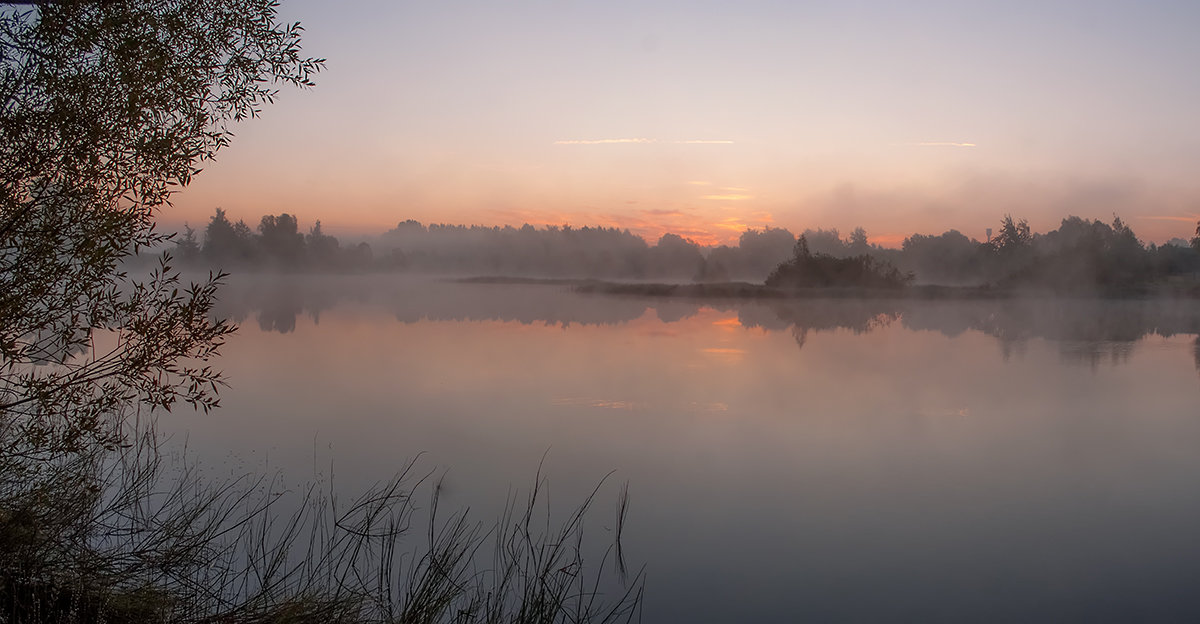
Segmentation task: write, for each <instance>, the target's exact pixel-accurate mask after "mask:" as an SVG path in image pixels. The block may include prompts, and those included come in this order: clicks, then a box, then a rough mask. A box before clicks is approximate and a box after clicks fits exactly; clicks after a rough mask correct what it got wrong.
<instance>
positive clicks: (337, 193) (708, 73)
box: [164, 0, 1200, 244]
mask: <svg viewBox="0 0 1200 624" xmlns="http://www.w3.org/2000/svg"><path fill="white" fill-rule="evenodd" d="M281 13H282V16H283V18H284V19H286V20H289V21H293V20H299V21H301V22H302V23H303V24H304V26H305V28H306V36H305V50H306V52H308V53H309V54H312V55H316V56H323V57H326V58H327V59H328V67H327V70H326V71H325V72H323V73H322V74H320V75H319V76H318V78H317V82H318V86H317V88H316V89H314V90H312V91H307V92H298V91H290V90H285V91H284V92H283V93H282V96H281V97H280V99H279V101H278V102H277V103H276V105H274V106H270V107H268V108H267V109H266V111H265V112H264V114H263V117H262V118H261V119H258V120H254V121H251V122H248V123H245V124H242V125H240V126H239V127H238V128H237V134H238V136H237V138H235V139H234V143H233V145H232V146H231V147H230V148H229V149H228V150H227V151H225V152H223V153H222V154H221V155H220V156H219V158H218V162H216V163H211V164H210V165H209V166H208V167H207V169H206V171H205V172H204V173H202V174H201V175H200V176H199V177H198V178H197V180H196V181H195V182H194V183H193V185H192V187H190V188H189V189H187V190H186V191H185V192H184V193H182V194H181V195H179V196H178V197H177V199H176V208H175V209H173V210H172V211H170V212H169V213H167V214H165V215H164V220H165V221H167V222H168V223H171V222H181V221H183V220H185V219H186V220H188V221H189V222H191V223H192V225H193V226H202V225H203V224H204V223H205V222H206V221H207V219H208V217H209V216H210V215H211V214H212V211H213V209H214V208H215V207H218V206H219V207H223V208H225V209H226V210H227V211H228V212H229V214H230V215H231V216H232V217H234V218H245V219H246V220H247V221H248V222H250V223H251V225H253V224H254V223H256V222H257V220H258V218H259V216H261V215H263V214H265V213H279V212H290V213H293V214H296V215H297V216H299V217H300V219H301V223H302V225H305V226H307V225H310V224H311V223H312V221H313V220H315V219H317V218H320V219H321V220H322V222H323V224H324V226H325V227H326V229H327V230H330V231H333V232H334V233H351V232H358V231H368V230H382V229H386V228H389V227H392V226H394V225H395V224H396V223H397V222H398V221H402V220H404V219H408V218H414V219H417V220H419V221H422V222H427V223H428V222H447V223H479V224H486V225H502V224H513V225H520V224H522V223H525V222H528V223H533V224H561V223H571V224H573V225H579V226H582V225H597V224H599V225H618V226H621V227H629V228H630V229H632V230H633V231H635V232H637V233H641V234H643V235H645V236H647V237H649V238H651V239H653V238H656V237H657V236H658V235H659V234H661V233H662V232H663V231H673V232H678V233H682V234H685V235H690V236H692V237H693V238H695V239H696V240H698V241H701V242H715V241H727V240H730V239H736V236H737V234H738V233H739V232H740V231H741V230H742V229H744V228H745V227H747V226H754V227H761V226H764V225H772V226H779V227H787V228H790V229H792V230H793V231H800V230H803V229H804V228H806V227H836V228H839V229H841V230H842V231H844V232H845V231H849V230H850V229H852V228H853V227H855V226H858V225H861V226H864V227H865V228H866V229H867V231H868V233H869V234H871V235H872V237H873V239H874V240H876V241H878V242H883V243H885V244H895V243H897V242H898V241H899V239H900V238H902V237H903V236H905V235H908V234H911V233H913V232H923V233H940V232H942V231H944V230H946V229H948V228H956V229H959V230H961V231H962V232H964V233H966V234H968V235H970V236H973V237H976V238H982V237H983V236H984V234H983V230H984V228H985V227H994V226H995V225H996V223H997V222H999V220H1000V219H1001V218H1002V217H1003V216H1004V215H1005V214H1007V213H1011V214H1013V215H1014V216H1016V217H1024V218H1027V219H1029V221H1030V223H1031V224H1032V225H1033V226H1034V229H1035V230H1046V229H1051V228H1054V227H1056V226H1057V224H1058V222H1059V220H1061V219H1062V218H1063V217H1064V216H1067V215H1069V214H1075V215H1079V216H1083V217H1086V218H1099V219H1102V220H1105V221H1109V220H1111V219H1112V216H1113V214H1114V213H1117V214H1119V215H1120V216H1121V217H1122V218H1124V219H1125V220H1126V221H1128V222H1129V223H1130V224H1131V225H1132V227H1133V228H1134V230H1135V231H1136V232H1138V234H1139V235H1140V236H1141V237H1142V238H1143V240H1146V241H1148V242H1149V241H1154V242H1162V241H1165V240H1166V239H1169V238H1171V237H1174V236H1180V237H1185V236H1190V235H1193V234H1194V231H1195V227H1196V221H1197V219H1200V175H1198V172H1200V115H1198V114H1197V112H1196V111H1197V110H1200V71H1198V67H1197V66H1198V64H1200V63H1198V61H1200V36H1197V35H1196V32H1197V30H1198V29H1200V3H1196V2H1036V3H1035V2H968V1H956V2H904V3H900V2H737V3H732V2H728V3H717V2H649V1H642V2H626V1H610V2H587V3H584V2H563V1H557V2H536V3H533V2H512V3H494V2H487V3H483V2H437V3H409V2H350V1H347V2H337V3H331V2H321V1H316V0H291V1H290V2H285V3H284V6H283V7H282V10H281Z"/></svg>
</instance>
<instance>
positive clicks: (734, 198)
mask: <svg viewBox="0 0 1200 624" xmlns="http://www.w3.org/2000/svg"><path fill="white" fill-rule="evenodd" d="M702 199H712V200H716V201H742V200H746V199H754V196H753V195H739V194H729V195H705V196H703V198H702Z"/></svg>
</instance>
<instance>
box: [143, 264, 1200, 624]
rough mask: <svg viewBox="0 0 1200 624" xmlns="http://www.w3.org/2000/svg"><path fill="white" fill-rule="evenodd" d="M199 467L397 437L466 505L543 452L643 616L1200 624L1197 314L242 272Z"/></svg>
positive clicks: (364, 473) (359, 483) (328, 466)
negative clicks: (234, 326) (625, 504)
mask: <svg viewBox="0 0 1200 624" xmlns="http://www.w3.org/2000/svg"><path fill="white" fill-rule="evenodd" d="M221 313H222V314H225V315H228V316H230V317H233V318H235V319H239V322H240V324H241V331H240V332H239V333H238V334H237V335H236V336H234V337H233V339H232V340H231V341H230V342H229V344H228V345H227V346H226V348H225V349H224V350H223V357H222V359H221V361H220V364H221V366H222V367H223V369H224V370H225V371H226V373H227V375H228V377H229V380H230V384H231V386H230V387H229V388H227V389H225V390H223V391H222V393H221V403H222V407H221V409H219V410H217V411H215V412H213V413H211V414H207V415H204V414H191V413H183V412H180V413H179V414H172V415H169V416H167V417H165V418H163V419H162V421H161V422H162V428H163V429H164V430H166V431H168V432H170V433H172V434H173V435H174V436H175V438H174V439H175V440H176V441H178V440H181V439H184V438H186V440H187V444H188V446H189V447H190V449H191V450H192V452H194V453H196V454H197V455H198V456H199V457H200V458H201V461H203V462H206V463H207V464H208V465H209V466H210V467H211V466H217V467H219V469H220V470H222V471H224V470H227V471H229V472H230V473H234V474H236V473H239V472H244V471H247V470H251V471H259V470H264V469H265V470H268V471H273V470H279V471H281V472H282V473H283V474H284V475H286V476H287V478H288V479H291V480H293V481H295V482H303V481H304V480H305V479H310V478H313V477H314V476H318V477H320V476H324V477H329V476H330V475H331V474H334V473H336V480H337V483H338V484H339V485H340V486H344V487H345V488H347V489H348V490H353V489H355V488H360V487H365V486H367V485H369V484H370V483H373V482H374V481H376V480H381V479H386V478H387V477H389V476H390V475H392V474H393V473H395V472H396V471H397V470H399V469H401V468H403V466H404V465H405V464H406V463H407V462H408V461H410V460H411V459H413V458H416V457H417V456H418V455H419V454H420V457H419V460H418V465H419V466H421V467H423V468H427V469H429V470H432V471H438V472H439V473H441V472H444V481H443V495H444V499H443V504H444V505H446V506H448V507H470V508H471V510H472V513H473V515H475V516H476V517H479V518H480V519H482V520H485V521H486V520H489V519H490V518H493V517H494V516H496V515H498V513H499V510H500V509H501V508H502V506H503V505H504V503H505V501H506V500H507V498H508V497H509V496H510V495H511V494H512V492H513V491H514V490H521V489H525V490H527V489H528V486H529V485H530V484H531V483H532V482H533V480H534V477H535V474H536V473H537V471H538V467H539V464H541V465H542V468H541V470H542V474H543V475H544V476H545V477H546V479H547V482H548V485H549V491H550V494H551V497H552V501H554V503H555V504H556V505H557V504H561V505H564V506H568V507H569V506H570V505H573V504H576V503H578V502H580V501H582V499H583V498H584V497H586V496H587V494H588V493H589V492H590V491H591V490H592V488H593V487H595V486H596V484H597V483H599V482H600V481H601V480H602V479H604V478H605V476H606V475H608V474H609V473H610V472H612V475H611V476H609V477H608V480H607V481H606V482H605V485H604V487H602V488H601V490H600V492H599V494H598V495H597V499H596V502H595V505H596V507H595V508H594V510H593V511H594V514H595V518H593V519H590V520H589V521H590V522H593V523H594V527H595V529H594V532H593V533H592V534H591V536H592V537H594V538H595V539H596V540H597V541H599V542H605V541H606V540H611V528H612V526H613V521H612V518H613V516H614V511H613V506H614V504H615V500H616V491H617V488H618V486H619V485H620V484H621V483H623V482H627V483H628V487H629V500H630V510H629V518H628V525H627V526H626V528H625V535H624V550H625V552H626V554H627V557H628V558H629V559H630V562H631V563H632V564H634V566H635V567H640V566H641V565H645V570H646V592H647V593H646V600H645V621H647V622H660V621H679V622H731V621H798V620H807V621H1029V620H1058V621H1062V620H1086V621H1119V622H1124V621H1150V620H1153V621H1183V620H1190V621H1197V620H1200V580H1198V579H1200V528H1198V527H1200V373H1198V368H1200V342H1198V339H1197V333H1198V332H1200V306H1197V304H1196V303H1195V302H1187V301H1111V302H1097V301H1090V300H1003V301H888V300H878V301H876V300H872V301H864V300H820V299H813V300H788V301H772V302H737V301H708V302H704V301H687V300H678V299H653V298H618V297H610V296H603V295H584V294H576V293H573V292H571V290H570V289H569V287H567V286H556V285H534V284H530V285H514V284H507V285H505V284H458V283H451V282H445V281H437V280H420V279H414V278H407V279H405V278H366V277H343V278H334V277H324V278H312V279H301V278H298V277H294V276H293V277H273V278H265V277H264V278H259V279H258V280H255V281H250V280H239V281H235V282H234V283H232V284H230V285H229V287H228V288H227V289H226V290H225V295H224V297H223V303H222V309H221Z"/></svg>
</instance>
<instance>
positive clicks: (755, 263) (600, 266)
mask: <svg viewBox="0 0 1200 624" xmlns="http://www.w3.org/2000/svg"><path fill="white" fill-rule="evenodd" d="M987 234H988V236H987V239H986V240H984V241H979V240H976V239H973V238H968V237H967V236H965V235H963V234H962V233H960V232H958V231H956V230H949V231H947V232H944V233H943V234H940V235H936V236H935V235H924V234H913V235H912V236H909V237H907V238H905V239H904V242H903V244H902V245H901V247H900V248H896V249H893V248H885V247H881V246H879V245H874V244H871V243H870V242H869V239H868V237H867V234H866V231H865V230H863V229H862V228H857V229H855V230H854V231H853V232H852V233H851V234H850V235H849V236H847V237H844V238H843V237H842V236H841V234H840V233H839V232H838V231H837V230H836V229H831V230H824V229H816V230H813V229H806V230H804V232H802V233H801V234H800V235H799V236H797V235H794V234H793V233H792V232H790V231H789V230H787V229H784V228H771V227H767V228H764V229H761V230H755V229H748V230H746V231H744V232H743V233H742V234H741V236H740V238H739V240H738V243H737V245H720V246H716V247H702V246H700V245H699V244H697V243H696V242H695V241H692V240H690V239H688V238H684V237H682V236H679V235H676V234H670V233H668V234H664V235H662V237H660V238H659V239H658V241H657V242H655V243H654V244H650V243H649V242H647V241H646V240H644V239H642V238H641V237H640V236H638V235H636V234H633V233H631V232H630V231H629V230H628V229H626V230H621V229H618V228H609V227H586V226H585V227H572V226H569V225H563V226H548V227H542V228H537V227H534V226H531V225H528V224H525V225H523V226H521V227H519V228H517V227H512V226H504V227H485V226H477V225H473V226H464V225H449V224H430V225H424V224H421V223H419V222H416V221H413V220H411V219H410V220H407V221H403V222H401V223H400V224H398V225H397V226H396V227H395V228H393V229H391V230H388V231H387V232H384V233H383V234H380V235H379V236H376V237H373V238H369V239H367V240H361V241H359V242H357V243H355V244H349V245H345V246H343V245H342V243H341V242H340V241H338V239H336V238H335V237H333V236H329V235H326V234H324V233H323V232H322V229H321V223H320V221H317V222H316V224H315V225H313V226H312V228H311V229H310V231H309V232H308V233H307V234H305V233H303V232H302V231H301V229H300V225H299V222H298V221H297V219H296V217H294V216H292V215H289V214H286V213H284V214H280V215H265V216H263V217H262V219H261V221H260V223H259V225H258V228H257V230H254V229H251V227H250V226H248V225H247V224H246V223H245V222H244V221H238V222H236V223H233V222H231V221H230V220H229V218H228V217H227V216H226V214H225V212H224V211H222V210H220V209H218V210H217V211H216V214H215V215H214V216H213V217H212V218H211V220H210V222H209V224H208V226H207V227H206V228H205V229H204V230H203V232H202V233H197V232H196V231H195V230H192V229H191V228H190V227H187V228H186V229H185V231H184V232H183V233H182V234H179V235H177V236H176V237H175V238H174V244H175V248H174V249H173V250H172V254H173V256H174V257H175V258H176V259H178V261H179V262H180V264H181V265H182V266H183V267H185V268H192V269H219V270H225V271H237V272H250V273H254V272H273V273H323V274H335V275H336V274H361V273H397V274H414V275H437V276H445V277H464V278H465V277H474V276H485V277H484V278H482V279H487V280H492V281H493V282H497V281H500V280H503V279H511V280H529V281H531V282H540V283H556V282H561V283H569V284H571V285H572V286H573V287H575V288H576V289H579V290H582V291H585V292H606V293H612V294H645V295H653V296H681V297H718V298H729V297H734V298H771V297H796V296H805V295H804V294H805V293H809V294H811V293H820V295H821V296H830V297H863V298H865V297H891V296H901V297H917V298H946V299H955V298H967V299H976V298H985V299H986V298H1001V297H1009V296H1013V295H1015V294H1034V295H1058V296H1095V297H1104V298H1129V297H1149V296H1170V297H1196V296H1200V224H1198V225H1197V228H1196V237H1195V238H1192V239H1191V240H1186V239H1184V238H1179V237H1177V238H1175V239H1172V240H1171V241H1170V242H1169V243H1167V244H1164V245H1161V246H1160V245H1155V244H1149V245H1147V244H1144V243H1143V242H1142V241H1140V240H1139V239H1138V238H1137V236H1136V234H1135V233H1134V232H1133V230H1132V229H1131V228H1130V227H1129V225H1128V224H1126V223H1125V222H1124V221H1122V220H1121V218H1120V217H1114V218H1113V220H1112V222H1111V223H1104V222H1102V221H1099V220H1090V221H1089V220H1087V219H1083V218H1080V217H1076V216H1071V217H1067V218H1065V219H1063V220H1062V223H1061V224H1060V226H1059V228H1058V229H1056V230H1052V231H1049V232H1044V233H1035V232H1033V231H1032V230H1031V228H1030V226H1029V224H1028V223H1027V222H1026V221H1025V220H1023V219H1015V218H1013V217H1012V216H1011V215H1007V216H1005V217H1004V218H1003V219H1002V220H1001V221H1000V223H999V227H998V228H997V229H996V232H995V234H994V235H993V233H992V230H991V229H990V228H989V229H988V230H987Z"/></svg>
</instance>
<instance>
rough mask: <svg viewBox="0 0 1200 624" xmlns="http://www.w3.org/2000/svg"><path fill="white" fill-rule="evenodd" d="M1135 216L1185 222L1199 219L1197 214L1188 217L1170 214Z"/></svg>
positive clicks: (1153, 219) (1152, 219)
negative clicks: (1171, 215)
mask: <svg viewBox="0 0 1200 624" xmlns="http://www.w3.org/2000/svg"><path fill="white" fill-rule="evenodd" d="M1135 218H1137V219H1149V220H1151V221H1183V222H1185V223H1192V222H1194V221H1197V220H1200V216H1197V215H1192V216H1190V217H1170V216H1156V215H1139V216H1137V217H1135Z"/></svg>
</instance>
